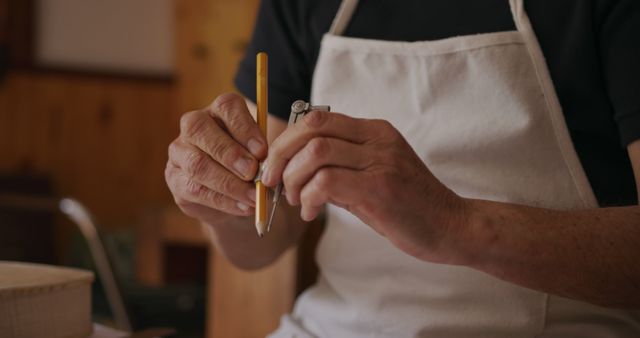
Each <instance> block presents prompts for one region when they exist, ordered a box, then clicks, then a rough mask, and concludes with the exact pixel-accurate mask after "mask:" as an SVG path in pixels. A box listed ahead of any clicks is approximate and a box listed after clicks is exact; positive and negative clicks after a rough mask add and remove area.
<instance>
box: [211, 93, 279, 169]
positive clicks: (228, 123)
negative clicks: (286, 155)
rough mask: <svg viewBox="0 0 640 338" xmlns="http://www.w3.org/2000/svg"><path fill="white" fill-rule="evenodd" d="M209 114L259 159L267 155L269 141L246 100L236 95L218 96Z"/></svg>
mask: <svg viewBox="0 0 640 338" xmlns="http://www.w3.org/2000/svg"><path fill="white" fill-rule="evenodd" d="M209 114H210V115H211V116H212V117H213V118H214V119H216V120H217V121H218V122H220V123H222V125H223V126H224V128H225V129H226V130H227V131H228V132H229V134H230V135H231V137H232V138H233V139H234V140H236V141H237V142H238V143H240V144H242V145H243V146H245V148H247V150H249V151H250V152H251V154H252V155H253V156H255V157H256V158H258V159H263V158H264V157H265V156H266V155H267V141H266V138H265V136H264V135H262V133H261V132H260V128H258V124H257V123H256V121H254V119H253V117H252V116H251V113H250V112H249V108H248V107H247V103H246V102H245V100H244V98H243V97H242V96H240V95H238V94H235V93H226V94H222V95H220V96H218V97H217V98H216V99H215V100H214V101H213V103H212V104H211V106H210V107H209Z"/></svg>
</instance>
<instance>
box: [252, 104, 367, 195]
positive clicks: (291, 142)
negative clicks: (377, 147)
mask: <svg viewBox="0 0 640 338" xmlns="http://www.w3.org/2000/svg"><path fill="white" fill-rule="evenodd" d="M370 122H372V120H364V119H356V118H353V117H349V116H347V115H344V114H340V113H333V112H323V111H312V112H310V113H308V114H307V115H306V116H304V117H303V118H302V119H301V121H300V122H298V123H296V124H294V125H292V126H291V127H289V128H287V129H286V130H285V131H284V132H283V133H282V134H280V136H279V137H278V138H277V139H276V140H275V141H273V143H272V144H271V146H270V147H269V156H268V157H267V159H266V161H265V164H264V172H263V175H262V182H263V183H264V184H265V185H267V186H274V185H276V184H277V183H278V182H279V181H280V177H281V176H282V172H283V171H284V168H285V166H286V164H287V162H288V161H289V160H290V159H291V158H292V157H293V156H294V155H295V154H296V153H297V152H298V151H300V150H301V149H302V148H303V147H304V146H305V145H306V144H307V143H308V142H309V141H310V140H311V139H313V138H316V137H332V138H337V139H342V140H345V141H349V142H351V143H357V144H362V143H365V142H367V141H368V140H369V139H371V135H372V131H371V130H370V129H371V128H370Z"/></svg>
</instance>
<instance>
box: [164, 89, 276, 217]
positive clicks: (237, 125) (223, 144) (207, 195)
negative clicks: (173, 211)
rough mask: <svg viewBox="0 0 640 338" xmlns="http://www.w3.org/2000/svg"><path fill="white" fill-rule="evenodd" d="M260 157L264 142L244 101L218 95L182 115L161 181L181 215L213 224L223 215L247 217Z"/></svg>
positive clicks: (265, 148)
mask: <svg viewBox="0 0 640 338" xmlns="http://www.w3.org/2000/svg"><path fill="white" fill-rule="evenodd" d="M266 154H267V141H266V140H265V138H264V137H263V136H262V134H261V133H260V129H259V128H258V125H257V124H256V123H255V121H254V120H253V117H252V116H251V114H250V113H249V110H248V109H247V105H246V103H245V101H244V99H243V98H242V97H241V96H239V95H236V94H224V95H221V96H219V97H218V98H217V99H216V100H215V101H214V102H213V103H212V104H211V105H210V106H209V107H207V108H204V109H202V110H197V111H192V112H189V113H186V114H185V115H184V116H183V117H182V119H181V120H180V136H178V138H177V139H176V140H175V141H173V143H171V145H170V146H169V161H168V162H167V167H166V170H165V177H166V180H167V184H168V186H169V189H170V190H171V192H172V193H173V196H174V199H175V201H176V204H177V205H178V206H179V207H180V209H182V211H183V212H184V213H185V214H187V215H189V216H191V217H195V218H198V219H200V220H202V221H204V222H207V223H209V224H211V225H214V226H215V225H216V224H217V223H220V222H222V221H227V220H228V219H229V217H228V216H226V215H235V216H250V215H252V214H253V212H254V210H253V209H254V207H255V202H254V199H255V188H254V184H253V182H252V179H253V177H254V176H255V174H256V171H257V168H258V161H259V160H261V159H264V157H265V156H266Z"/></svg>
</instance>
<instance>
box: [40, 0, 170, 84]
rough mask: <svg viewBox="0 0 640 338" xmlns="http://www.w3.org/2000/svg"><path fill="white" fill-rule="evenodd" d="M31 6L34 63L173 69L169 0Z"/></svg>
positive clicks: (53, 0) (73, 0)
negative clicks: (32, 8)
mask: <svg viewBox="0 0 640 338" xmlns="http://www.w3.org/2000/svg"><path fill="white" fill-rule="evenodd" d="M36 8H37V10H36V16H35V18H36V26H37V27H36V30H35V34H36V52H35V53H36V62H37V63H38V64H39V65H42V66H53V67H61V68H72V69H79V70H90V71H108V72H117V73H134V74H141V75H170V74H172V73H173V69H174V62H173V59H174V58H173V54H174V52H173V46H174V41H173V32H174V27H173V24H174V20H173V15H174V13H173V0H37V7H36Z"/></svg>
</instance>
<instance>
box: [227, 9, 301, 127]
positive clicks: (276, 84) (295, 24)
mask: <svg viewBox="0 0 640 338" xmlns="http://www.w3.org/2000/svg"><path fill="white" fill-rule="evenodd" d="M301 2H302V1H300V0H263V1H261V3H260V8H259V10H258V18H257V20H256V25H255V28H254V31H253V37H252V38H251V42H250V43H249V46H248V48H247V51H246V55H245V57H244V59H243V60H242V62H241V63H240V66H239V68H238V72H237V73H236V77H235V85H236V87H237V88H238V90H239V91H240V92H241V93H242V94H243V95H245V96H246V97H248V98H249V99H251V100H252V101H253V102H255V100H256V97H255V96H256V93H255V90H256V89H255V88H256V87H255V85H256V84H255V83H256V80H255V76H256V75H255V74H256V54H257V53H258V52H266V53H268V54H269V113H270V114H272V115H275V116H277V117H280V118H282V119H284V120H287V119H288V118H289V113H290V111H291V103H293V102H294V101H295V100H309V96H310V93H311V76H312V71H311V67H310V66H309V62H308V57H307V56H306V54H305V53H306V50H305V48H304V47H303V46H304V41H305V39H304V32H305V31H306V28H305V26H304V22H302V21H303V20H301V17H303V16H302V15H300V12H301V8H300V6H301V5H300V3H301Z"/></svg>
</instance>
